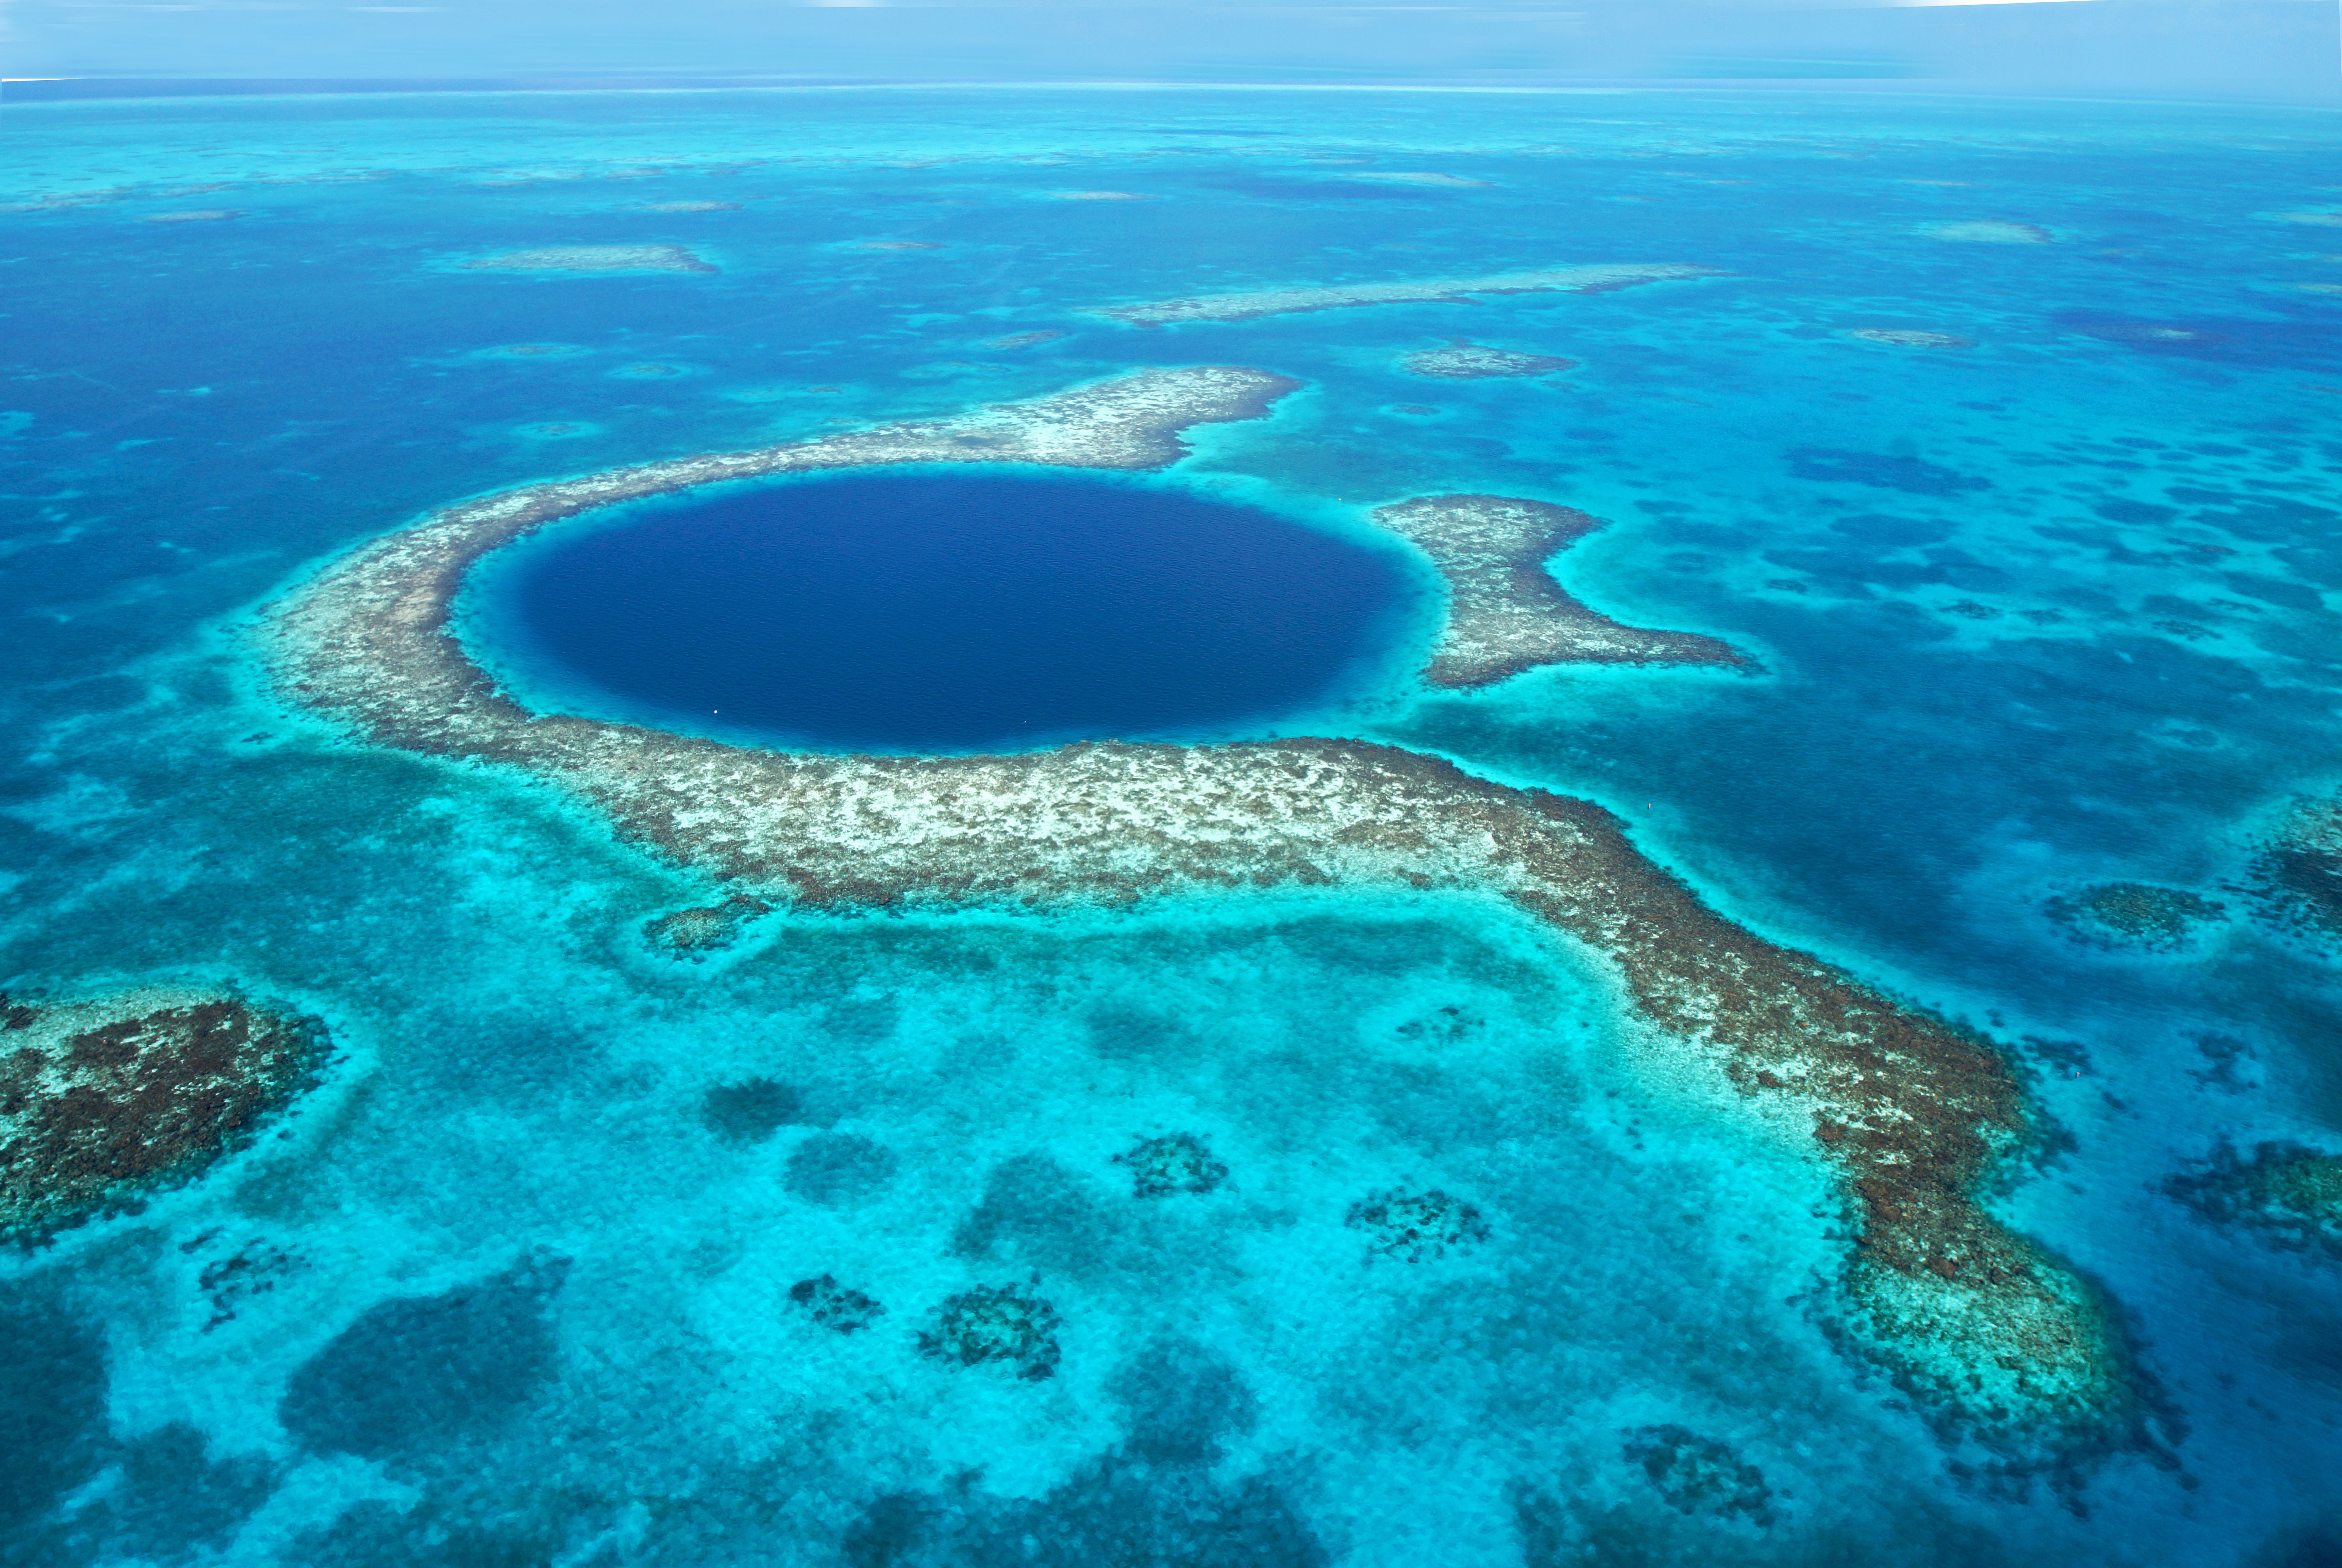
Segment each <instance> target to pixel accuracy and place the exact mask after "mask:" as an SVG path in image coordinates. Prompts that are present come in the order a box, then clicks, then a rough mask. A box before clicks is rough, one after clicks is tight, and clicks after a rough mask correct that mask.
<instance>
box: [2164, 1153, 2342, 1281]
mask: <svg viewBox="0 0 2342 1568" xmlns="http://www.w3.org/2000/svg"><path fill="white" fill-rule="evenodd" d="M2163 1190H2164V1191H2166V1192H2167V1193H2169V1194H2170V1195H2171V1196H2172V1197H2174V1198H2177V1199H2178V1200H2179V1201H2181V1202H2183V1203H2185V1204H2187V1206H2188V1207H2189V1208H2191V1209H2193V1210H2195V1211H2197V1213H2198V1214H2201V1215H2203V1216H2204V1218H2206V1219H2207V1220H2210V1221H2213V1222H2214V1223H2216V1224H2221V1225H2236V1226H2239V1227H2241V1228H2243V1229H2245V1230H2247V1231H2253V1232H2255V1233H2256V1234H2257V1235H2258V1236H2259V1237H2260V1238H2261V1240H2263V1241H2267V1243H2268V1244H2269V1245H2271V1246H2273V1247H2277V1248H2279V1249H2281V1250H2283V1251H2288V1252H2318V1253H2323V1254H2324V1255H2325V1256H2327V1257H2328V1258H2332V1259H2335V1260H2337V1261H2342V1154H2321V1153H2319V1152H2318V1151H2317V1150H2315V1149H2308V1148H2305V1147H2303V1146H2302V1145H2301V1144H2298V1143H2281V1142H2279V1143H2264V1144H2261V1145H2260V1146H2259V1147H2258V1148H2257V1149H2255V1150H2254V1151H2253V1157H2252V1158H2251V1159H2250V1160H2244V1159H2240V1158H2238V1157H2237V1151H2235V1150H2234V1149H2232V1148H2230V1147H2228V1146H2227V1144H2225V1143H2224V1144H2222V1145H2221V1146H2220V1147H2219V1148H2217V1149H2216V1150H2214V1151H2212V1157H2211V1158H2210V1159H2209V1160H2207V1161H2205V1163H2204V1165H2203V1167H2202V1168H2201V1169H2199V1170H2197V1171H2191V1172H2189V1173H2187V1174H2186V1175H2180V1176H2174V1177H2172V1178H2171V1179H2170V1180H2169V1181H2166V1182H2165V1183H2164V1184H2163Z"/></svg>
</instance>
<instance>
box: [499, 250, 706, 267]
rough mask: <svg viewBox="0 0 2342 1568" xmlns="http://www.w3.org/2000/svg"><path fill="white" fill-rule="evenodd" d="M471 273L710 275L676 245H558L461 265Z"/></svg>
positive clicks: (515, 251) (688, 253) (512, 251)
mask: <svg viewBox="0 0 2342 1568" xmlns="http://www.w3.org/2000/svg"><path fill="white" fill-rule="evenodd" d="M464 266H465V269H466V270H467V271H471V272H714V271H715V270H716V268H715V267H713V266H709V265H708V264H707V263H706V262H704V261H702V260H700V259H699V257H698V256H694V255H693V254H692V253H691V252H690V251H688V250H686V249H685V248H684V247H683V246H679V245H559V246H548V247H546V248H545V249H543V250H508V251H506V252H505V253H504V254H503V255H502V256H480V257H478V258H477V259H475V260H472V261H467V262H465V264H464Z"/></svg>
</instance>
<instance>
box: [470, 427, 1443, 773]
mask: <svg viewBox="0 0 2342 1568" xmlns="http://www.w3.org/2000/svg"><path fill="white" fill-rule="evenodd" d="M487 588H488V598H490V599H491V600H492V601H495V602H493V604H492V607H491V608H490V609H489V612H488V617H487V619H488V622H489V624H490V625H491V626H493V627H496V628H499V629H500V630H505V632H506V635H507V636H508V637H510V636H511V634H517V635H516V637H512V640H513V641H514V642H515V643H516V647H515V654H516V655H517V660H518V662H519V664H520V665H521V666H522V668H523V671H524V673H525V675H535V674H541V675H543V676H545V678H547V681H548V684H550V685H551V686H552V687H553V688H554V689H557V690H559V691H560V692H561V693H562V694H563V696H564V698H565V699H566V700H568V701H570V702H573V703H574V702H578V701H581V700H582V701H584V702H586V703H587V704H589V705H592V704H594V698H595V695H596V694H597V693H599V694H606V695H607V697H608V698H610V699H615V702H616V706H617V709H618V710H620V711H624V712H626V713H629V714H631V715H634V716H637V717H649V718H656V719H666V720H668V721H670V722H679V723H685V724H688V725H691V726H693V727H695V728H702V729H718V730H721V731H724V732H726V733H727V734H737V733H740V732H742V731H749V732H756V733H760V734H764V735H768V736H771V737H774V738H776V739H790V740H796V741H799V742H804V741H810V742H812V743H813V744H816V745H819V746H828V747H836V748H843V749H865V750H885V751H955V750H976V749H986V748H994V747H1008V746H1022V745H1029V744H1032V743H1033V742H1035V741H1036V740H1058V739H1066V738H1067V737H1070V736H1090V737H1107V736H1116V737H1134V736H1141V735H1148V736H1156V735H1170V734H1184V733H1194V732H1196V731H1211V730H1216V729H1225V728H1226V727H1227V726H1230V725H1234V724H1240V723H1242V722H1243V721H1245V720H1247V719H1264V718H1267V717H1270V716H1274V715H1277V714H1281V713H1290V712H1293V711H1295V710H1296V709H1304V708H1307V707H1309V706H1312V705H1314V704H1316V703H1318V702H1321V701H1322V700H1324V699H1326V697H1327V696H1328V695H1329V694H1332V693H1335V692H1337V691H1339V690H1341V689H1345V688H1346V687H1349V686H1351V685H1352V684H1354V683H1355V682H1356V679H1357V678H1358V676H1359V675H1360V673H1361V672H1362V670H1363V669H1364V668H1366V667H1369V666H1370V665H1371V664H1372V663H1373V662H1374V661H1373V659H1372V655H1373V654H1374V652H1375V651H1376V648H1377V646H1378V644H1380V643H1381V642H1383V641H1384V640H1386V638H1387V636H1388V634H1389V632H1390V631H1391V630H1392V629H1393V622H1394V621H1395V619H1396V613H1397V610H1398V608H1399V606H1400V605H1401V604H1402V602H1403V601H1404V600H1405V598H1406V597H1407V595H1406V576H1405V574H1404V570H1403V568H1400V567H1399V566H1398V565H1396V561H1395V559H1394V558H1393V557H1391V556H1389V555H1387V554H1386V553H1383V552H1380V551H1376V550H1370V549H1366V548H1359V547H1358V546H1356V545H1353V544H1350V543H1347V542H1346V541H1345V540H1342V539H1340V538H1336V537H1334V536H1332V535H1330V534H1326V533H1321V532H1318V531H1316V530H1315V529H1312V528H1305V527H1302V526H1301V525H1299V524H1297V523H1294V522H1291V521H1289V520H1287V519H1286V518H1279V517H1277V516H1276V515H1274V514H1272V513H1269V512H1266V511H1262V510H1259V509H1258V508H1251V507H1242V506H1236V505H1232V504H1229V503H1227V502H1224V501H1215V500H1206V499H1202V498H1197V497H1196V496H1193V495H1191V494H1188V493H1186V492H1184V491H1180V490H1175V489H1161V488H1150V487H1140V486H1136V485H1127V484H1116V483H1111V482H1102V481H1098V480H1094V479H1076V478H1060V477H1036V476H1027V475H1015V476H1007V475H1001V474H997V473H986V474H958V473H952V474H919V475H900V474H888V475H881V476H872V477H848V478H817V479H812V480H803V481H796V482H792V483H785V484H779V485H766V486H759V487H755V488H745V489H743V488H735V489H732V490H730V491H728V492H727V493H725V494H722V495H719V496H716V497H714V498H693V499H690V500H687V501H682V502H668V503H666V504H664V505H657V506H652V507H648V508H642V509H640V510H638V511H636V512H635V513H634V514H633V515H632V516H630V517H628V518H626V520H625V521H624V522H622V523H620V524H618V525H617V526H616V527H611V528H597V529H585V530H571V531H566V532H561V533H556V534H555V535H553V536H551V537H549V538H545V539H542V540H539V541H535V542H533V544H532V546H530V547H525V548H524V549H523V550H522V552H521V553H520V556H519V558H518V559H517V560H516V561H515V564H514V566H513V568H511V569H510V570H508V571H505V572H491V573H490V574H489V582H488V585H487ZM490 640H491V641H492V642H495V641H498V640H503V639H501V638H497V637H496V636H495V633H493V632H492V633H491V636H490ZM598 706H602V707H604V708H606V709H607V708H609V707H610V706H611V705H610V704H609V703H603V704H599V705H598Z"/></svg>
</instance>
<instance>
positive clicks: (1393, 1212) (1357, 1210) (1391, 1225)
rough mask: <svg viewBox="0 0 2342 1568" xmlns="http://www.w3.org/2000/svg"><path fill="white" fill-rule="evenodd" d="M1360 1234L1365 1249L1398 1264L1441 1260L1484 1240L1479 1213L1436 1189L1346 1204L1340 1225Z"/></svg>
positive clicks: (1485, 1234)
mask: <svg viewBox="0 0 2342 1568" xmlns="http://www.w3.org/2000/svg"><path fill="white" fill-rule="evenodd" d="M1342 1222H1343V1223H1344V1224H1346V1225H1347V1226H1349V1227H1350V1229H1352V1230H1353V1231H1365V1232H1366V1246H1367V1249H1368V1251H1373V1252H1378V1253H1380V1254H1381V1255H1382V1256H1384V1257H1386V1258H1396V1259H1398V1260H1399V1261H1401V1262H1404V1263H1420V1262H1423V1261H1426V1260H1428V1259H1432V1258H1444V1257H1446V1255H1447V1253H1448V1251H1449V1250H1450V1249H1456V1250H1459V1251H1460V1250H1462V1249H1464V1248H1467V1247H1476V1246H1478V1245H1479V1244H1480V1243H1481V1242H1483V1241H1486V1240H1487V1239H1488V1222H1487V1221H1486V1220H1483V1219H1481V1218H1480V1211H1479V1210H1477V1209H1475V1208H1474V1207H1472V1205H1471V1204H1469V1203H1466V1202H1465V1201H1463V1200H1462V1199H1461V1198H1452V1197H1450V1196H1448V1195H1447V1194H1446V1193H1445V1192H1442V1191H1439V1190H1438V1189H1437V1188H1436V1187H1435V1188H1433V1189H1432V1190H1431V1191H1428V1192H1376V1193H1375V1194H1374V1195H1373V1196H1371V1197H1368V1198H1364V1199H1361V1200H1360V1201H1357V1202H1356V1203H1353V1204H1351V1205H1350V1211H1349V1213H1348V1214H1347V1215H1346V1216H1345V1217H1344V1219H1343V1221H1342Z"/></svg>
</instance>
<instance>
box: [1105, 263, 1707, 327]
mask: <svg viewBox="0 0 2342 1568" xmlns="http://www.w3.org/2000/svg"><path fill="white" fill-rule="evenodd" d="M1719 276H1723V274H1722V273H1721V272H1719V271H1718V270H1717V269H1716V268H1715V267H1712V266H1686V265H1684V264H1681V263H1677V262H1626V263H1613V264H1606V265H1602V266H1562V267H1556V268H1553V269H1552V270H1550V271H1546V272H1504V273H1497V274H1495V275H1493V276H1486V277H1432V278H1424V279H1420V280H1418V281H1415V282H1409V283H1357V284H1338V285H1328V286H1324V287H1317V288H1264V289H1256V290H1254V291H1252V292H1250V293H1245V294H1205V295H1197V296H1195V297H1191V298H1186V299H1163V300H1156V301H1154V302H1152V303H1150V304H1146V305H1118V306H1111V307H1105V308H1101V309H1099V310H1096V311H1095V312H1094V313H1093V314H1095V315H1098V316H1104V317H1111V318H1112V319H1114V320H1116V321H1126V322H1129V323H1130V324H1131V325H1132V326H1134V327H1168V326H1172V325H1175V324H1176V323H1178V322H1182V321H1250V320H1253V319H1255V318H1256V317H1263V316H1283V315H1286V314H1288V313H1290V312H1294V311H1302V310H1339V309H1343V308H1346V307H1350V306H1355V305H1427V304H1437V303H1441V302H1445V301H1452V300H1461V299H1469V298H1470V297H1472V296H1474V295H1476V294H1537V293H1544V292H1548V291H1550V292H1558V293H1564V294H1605V293H1608V292H1609V291H1610V290H1612V289H1616V288H1633V287H1635V286H1637V285H1640V284H1646V283H1665V282H1668V281H1671V280H1676V279H1682V278H1695V277H1719Z"/></svg>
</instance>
